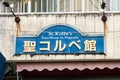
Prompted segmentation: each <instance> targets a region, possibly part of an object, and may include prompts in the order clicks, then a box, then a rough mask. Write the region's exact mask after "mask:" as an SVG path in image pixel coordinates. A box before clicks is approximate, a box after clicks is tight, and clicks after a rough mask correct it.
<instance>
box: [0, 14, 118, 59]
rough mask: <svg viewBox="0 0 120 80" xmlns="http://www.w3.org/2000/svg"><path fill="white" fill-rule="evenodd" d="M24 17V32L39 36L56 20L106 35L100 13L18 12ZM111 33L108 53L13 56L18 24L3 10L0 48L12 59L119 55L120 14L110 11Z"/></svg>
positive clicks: (107, 39)
mask: <svg viewBox="0 0 120 80" xmlns="http://www.w3.org/2000/svg"><path fill="white" fill-rule="evenodd" d="M18 15H19V16H20V18H21V28H22V33H21V36H31V35H32V36H36V35H38V34H39V33H40V32H41V31H42V30H44V28H46V27H48V26H50V25H53V24H69V25H71V26H73V27H75V28H76V29H79V30H80V31H81V32H82V33H84V34H100V35H103V23H102V21H101V16H102V14H101V13H74V14H73V13H71V14H70V13H69V14H68V13H66V14H65V13H59V14H18ZM106 15H107V16H108V21H107V25H108V29H109V31H108V34H107V37H106V38H105V54H106V55H93V54H92V55H84V54H83V55H35V56H30V55H25V54H24V55H19V56H14V54H15V53H14V51H15V46H14V44H15V32H16V27H15V26H16V25H15V22H14V17H13V16H12V15H10V14H8V15H7V14H6V15H4V14H0V51H1V52H2V53H3V54H4V56H5V57H6V59H7V61H10V60H14V61H16V60H18V61H20V60H22V61H25V60H30V61H31V60H32V61H33V60H39V61H42V60H87V59H88V60H89V59H93V60H94V59H120V49H119V48H120V27H119V19H120V14H118V13H108V14H106Z"/></svg>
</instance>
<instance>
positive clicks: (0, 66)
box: [0, 52, 5, 80]
mask: <svg viewBox="0 0 120 80" xmlns="http://www.w3.org/2000/svg"><path fill="white" fill-rule="evenodd" d="M4 70H5V57H4V56H3V55H2V53H1V52H0V80H3V76H4Z"/></svg>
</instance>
